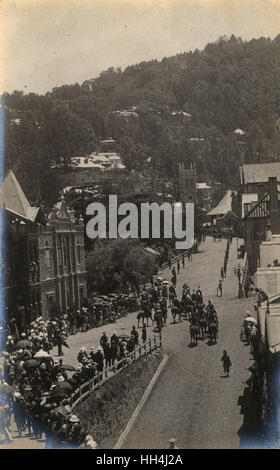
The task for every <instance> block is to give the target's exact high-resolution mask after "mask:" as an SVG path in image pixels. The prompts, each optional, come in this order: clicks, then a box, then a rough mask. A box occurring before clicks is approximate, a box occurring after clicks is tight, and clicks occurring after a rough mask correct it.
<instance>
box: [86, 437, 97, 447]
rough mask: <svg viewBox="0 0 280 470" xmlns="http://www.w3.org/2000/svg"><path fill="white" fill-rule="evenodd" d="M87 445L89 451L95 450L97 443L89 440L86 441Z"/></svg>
mask: <svg viewBox="0 0 280 470" xmlns="http://www.w3.org/2000/svg"><path fill="white" fill-rule="evenodd" d="M87 445H88V446H89V447H90V448H91V449H96V447H97V443H96V442H95V441H94V440H93V439H91V440H90V441H87Z"/></svg>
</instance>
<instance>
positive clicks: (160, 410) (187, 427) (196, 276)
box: [123, 238, 254, 449]
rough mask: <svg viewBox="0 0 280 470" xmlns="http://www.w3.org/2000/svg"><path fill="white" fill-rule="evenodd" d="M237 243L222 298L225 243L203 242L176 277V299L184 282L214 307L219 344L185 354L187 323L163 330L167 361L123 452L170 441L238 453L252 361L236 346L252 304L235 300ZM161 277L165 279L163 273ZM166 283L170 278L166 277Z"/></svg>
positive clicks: (161, 445)
mask: <svg viewBox="0 0 280 470" xmlns="http://www.w3.org/2000/svg"><path fill="white" fill-rule="evenodd" d="M236 245H237V244H236V240H233V242H232V245H231V249H230V259H229V263H228V275H227V278H226V279H225V282H224V296H223V297H222V298H221V297H217V296H216V288H217V283H218V279H219V275H220V267H221V266H222V264H223V259H224V253H225V248H226V241H225V240H222V241H217V242H214V241H212V239H211V238H208V239H207V241H206V242H205V243H204V244H202V245H201V247H200V253H198V254H196V255H194V256H193V261H192V262H188V261H186V266H185V269H184V270H181V271H180V276H179V282H178V284H177V292H178V293H180V295H181V289H182V285H183V283H184V282H188V284H189V285H190V286H191V288H196V287H197V285H198V284H199V285H200V286H201V288H202V290H203V292H204V298H205V300H206V301H207V300H208V299H211V301H212V302H213V303H214V305H215V306H216V309H217V312H218V316H219V320H220V331H219V339H218V344H217V345H213V346H208V344H207V342H203V341H200V342H199V345H198V346H197V347H194V348H190V347H189V346H188V345H189V342H190V336H189V323H188V322H183V323H182V324H180V325H179V324H177V325H168V328H166V329H164V333H163V344H164V352H167V353H168V354H169V355H170V357H169V360H168V362H167V366H166V368H165V370H164V371H163V372H162V374H161V376H160V378H159V380H158V382H157V384H156V386H155V388H154V389H153V391H152V393H151V395H150V397H149V399H148V400H147V402H146V403H145V406H144V408H143V409H142V412H141V413H140V415H139V418H138V420H137V421H136V424H135V426H134V428H133V430H132V431H131V432H130V434H129V435H128V437H127V439H126V441H125V443H124V445H123V448H127V449H130V448H138V449H141V448H142V449H149V448H156V449H162V448H167V447H168V445H169V444H168V442H169V439H170V438H171V437H174V438H176V440H177V446H178V447H179V448H238V447H239V437H238V434H237V433H238V430H239V429H240V427H241V425H242V422H243V416H242V415H241V414H240V406H239V404H238V401H239V397H240V396H242V394H243V389H244V384H242V382H244V381H245V380H247V379H248V377H249V372H248V370H247V368H248V367H249V366H250V364H251V361H250V358H249V351H248V347H245V346H244V345H243V343H241V342H240V329H241V325H242V320H243V317H244V311H245V310H246V309H247V308H251V309H252V307H253V302H254V300H253V299H252V298H249V299H244V300H238V299H236V298H235V296H236V294H237V279H236V277H235V276H234V272H233V268H234V266H235V265H236V264H237V263H238V261H237V259H236ZM164 275H165V273H164ZM165 277H168V278H170V274H169V272H168V271H167V274H166V276H165ZM224 349H226V350H227V352H228V353H229V355H230V357H231V361H232V364H233V368H232V371H231V374H230V377H229V378H224V377H223V369H222V363H221V356H222V353H223V350H224Z"/></svg>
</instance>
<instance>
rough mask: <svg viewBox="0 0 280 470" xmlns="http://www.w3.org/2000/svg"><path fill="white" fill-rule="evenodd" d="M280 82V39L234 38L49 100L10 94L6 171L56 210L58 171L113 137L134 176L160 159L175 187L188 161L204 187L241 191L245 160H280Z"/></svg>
mask: <svg viewBox="0 0 280 470" xmlns="http://www.w3.org/2000/svg"><path fill="white" fill-rule="evenodd" d="M279 76H280V35H278V36H277V37H276V38H275V39H274V40H271V39H267V38H260V39H253V40H251V41H248V42H243V41H242V40H241V39H240V38H236V37H234V36H232V37H231V38H230V39H229V38H221V39H219V40H218V41H217V42H216V43H211V44H207V46H206V47H205V48H204V50H202V51H199V50H195V51H192V52H187V53H183V54H178V55H176V56H174V57H169V58H164V59H163V60H161V61H157V60H153V61H148V62H142V63H139V64H137V65H133V66H129V67H127V68H126V69H125V70H123V71H122V70H121V69H114V68H110V69H108V70H107V71H104V72H102V73H101V74H100V76H99V77H98V78H95V79H91V80H87V81H85V82H84V83H82V84H81V85H79V84H77V83H76V84H73V85H65V86H62V87H58V88H54V89H53V90H52V91H51V92H49V93H46V95H44V96H42V95H37V94H35V93H29V94H24V93H23V92H21V91H14V92H13V93H11V94H6V106H7V132H6V165H7V166H8V167H12V168H13V169H14V171H15V172H16V175H17V177H18V178H19V181H20V182H21V184H22V185H23V187H24V189H25V190H26V192H27V194H28V196H29V197H30V198H31V200H32V201H34V202H35V201H37V202H38V200H40V201H45V202H47V203H51V202H52V201H53V200H54V199H55V197H56V195H57V191H58V189H59V188H58V187H57V182H56V179H55V177H54V174H53V171H51V170H50V166H51V164H52V163H53V162H63V164H64V165H65V167H67V165H68V163H69V159H70V158H71V156H74V155H81V154H87V153H90V152H92V151H94V150H98V142H99V141H100V140H101V139H104V138H108V137H109V136H110V137H113V138H114V139H116V141H117V142H118V149H117V150H118V151H119V152H120V153H121V154H122V156H123V159H124V160H125V163H126V165H127V167H128V169H133V168H136V169H141V166H142V165H143V163H144V162H146V161H147V159H148V158H150V161H151V163H150V165H151V168H152V169H153V171H159V172H161V173H162V175H163V176H167V177H169V178H172V177H174V176H175V175H176V172H177V164H178V162H179V161H185V162H186V165H188V163H189V162H191V161H192V162H194V161H195V162H196V166H197V171H198V178H199V180H202V179H204V178H206V177H207V178H212V179H215V180H218V181H222V182H223V183H225V184H226V185H228V186H231V187H234V186H235V185H236V184H237V182H238V172H237V168H238V165H239V164H240V161H245V162H256V161H273V160H275V159H279V148H280V80H279ZM236 129H239V130H242V131H243V132H239V133H238V132H237V133H236V132H234V131H235V130H236ZM30 182H31V184H30Z"/></svg>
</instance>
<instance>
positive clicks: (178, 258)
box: [159, 248, 193, 271]
mask: <svg viewBox="0 0 280 470" xmlns="http://www.w3.org/2000/svg"><path fill="white" fill-rule="evenodd" d="M192 253H193V251H192V248H190V249H189V250H184V251H183V253H181V254H180V255H176V256H174V257H173V258H171V265H172V264H174V263H177V261H181V260H182V259H183V256H185V255H186V256H188V254H192ZM168 266H169V262H168V261H165V262H164V263H162V264H161V265H160V268H159V271H162V270H163V269H165V268H167V267H168Z"/></svg>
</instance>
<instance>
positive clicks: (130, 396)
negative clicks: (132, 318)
mask: <svg viewBox="0 0 280 470" xmlns="http://www.w3.org/2000/svg"><path fill="white" fill-rule="evenodd" d="M161 360H162V355H161V352H160V351H155V352H154V353H153V354H150V355H148V356H143V357H142V358H141V359H139V360H138V361H136V362H135V363H134V364H132V365H131V366H130V367H129V368H128V369H125V370H123V371H121V372H120V373H119V374H117V375H115V376H114V377H112V378H111V379H109V380H108V382H106V383H105V384H104V385H103V386H102V387H101V388H100V389H99V390H97V391H96V392H95V393H93V394H92V395H91V396H90V397H89V398H88V399H87V400H86V401H85V402H84V403H82V404H80V405H79V406H78V407H77V414H78V416H79V418H80V420H81V423H82V425H83V427H84V429H85V431H86V432H87V433H88V434H91V435H92V436H93V437H94V439H95V440H96V441H97V442H98V444H99V445H101V446H102V447H106V448H112V447H113V446H114V444H115V443H116V441H117V440H118V438H119V435H120V433H121V432H122V431H123V429H124V428H125V426H126V424H127V422H128V421H129V419H130V417H131V415H132V413H133V411H134V409H135V407H136V406H137V404H138V403H139V401H140V400H141V398H142V396H143V393H144V392H145V389H146V387H147V386H148V384H149V382H150V380H151V379H152V377H153V375H154V373H155V371H156V369H157V368H158V366H159V364H160V362H161Z"/></svg>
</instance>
